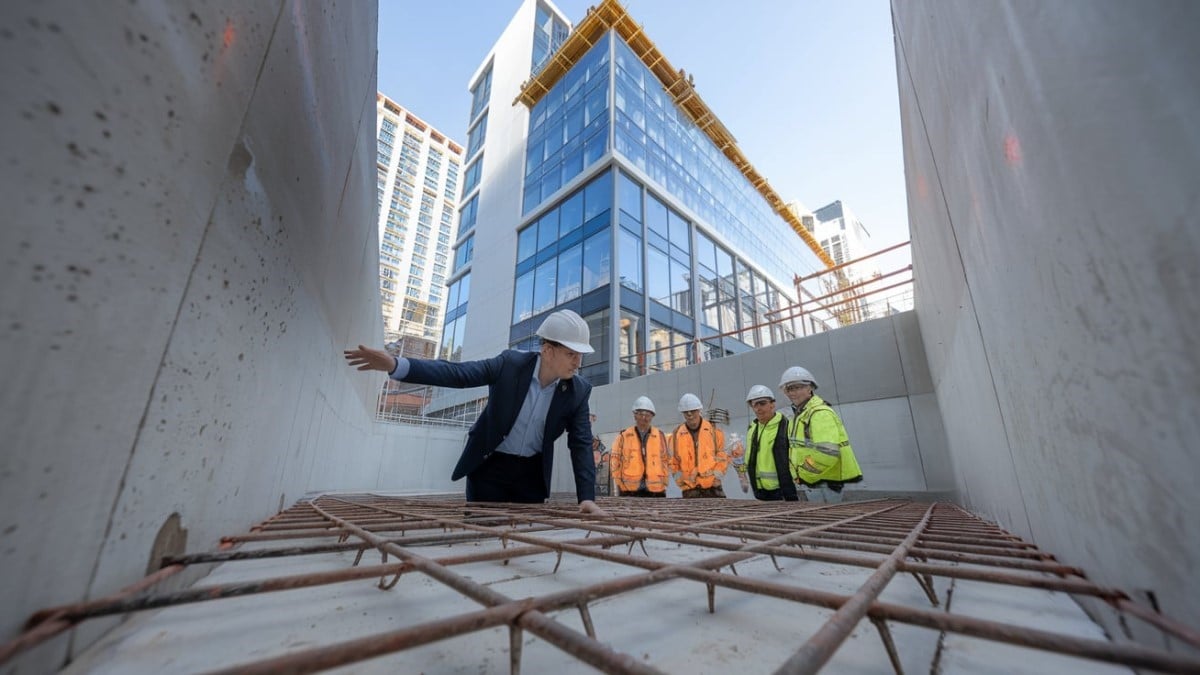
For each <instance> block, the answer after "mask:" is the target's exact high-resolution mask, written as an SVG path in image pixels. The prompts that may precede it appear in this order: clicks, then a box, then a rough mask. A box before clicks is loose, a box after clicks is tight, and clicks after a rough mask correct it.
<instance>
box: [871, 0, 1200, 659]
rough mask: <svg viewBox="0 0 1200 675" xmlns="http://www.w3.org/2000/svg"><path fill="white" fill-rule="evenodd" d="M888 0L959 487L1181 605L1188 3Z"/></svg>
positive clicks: (1193, 77) (1189, 503) (1190, 188)
mask: <svg viewBox="0 0 1200 675" xmlns="http://www.w3.org/2000/svg"><path fill="white" fill-rule="evenodd" d="M892 7H893V17H894V21H895V25H896V53H897V70H898V76H899V79H900V104H901V114H902V127H903V137H904V150H905V171H906V174H907V183H908V199H909V212H910V219H911V227H912V233H913V258H914V261H913V262H914V267H915V273H916V279H917V289H916V296H917V300H918V302H917V309H916V312H917V317H918V321H919V324H920V328H921V330H920V333H921V334H922V335H923V336H924V341H925V347H926V351H927V354H928V358H929V369H930V373H931V375H932V377H933V386H934V390H935V392H936V398H937V402H938V404H939V406H940V407H941V411H942V415H943V418H944V420H945V423H946V434H947V437H948V440H949V445H950V448H951V454H952V456H953V458H954V466H955V469H956V474H955V483H956V485H957V486H958V488H959V490H960V493H961V495H962V499H963V503H964V505H965V506H966V507H967V508H970V509H971V510H972V511H974V512H976V513H979V514H980V515H983V516H985V517H989V518H994V519H995V520H998V521H999V522H1000V523H1001V524H1002V525H1003V526H1005V527H1007V528H1010V529H1012V530H1014V531H1016V532H1018V533H1020V534H1021V535H1023V536H1025V537H1027V538H1029V539H1031V540H1032V541H1034V542H1036V543H1037V544H1038V545H1040V546H1042V547H1044V548H1046V549H1049V550H1051V551H1054V552H1055V553H1056V554H1059V556H1060V558H1061V559H1062V560H1064V561H1065V562H1067V563H1073V564H1079V565H1082V566H1084V567H1086V568H1087V569H1088V570H1089V571H1090V572H1093V573H1094V574H1093V575H1092V579H1093V580H1094V581H1096V582H1099V583H1101V584H1112V585H1118V584H1119V585H1120V586H1122V587H1125V588H1131V589H1134V590H1136V591H1139V598H1138V599H1139V600H1141V601H1143V602H1147V598H1146V597H1145V596H1144V595H1142V594H1141V591H1149V592H1152V593H1153V594H1154V595H1155V597H1156V598H1157V602H1158V604H1159V605H1160V606H1161V607H1162V609H1163V611H1164V612H1166V613H1167V614H1170V615H1173V616H1175V617H1178V618H1181V619H1183V620H1185V621H1186V622H1188V623H1190V624H1191V625H1193V626H1194V625H1200V578H1198V577H1197V576H1196V574H1195V573H1194V570H1195V569H1197V568H1198V567H1200V536H1197V533H1198V530H1197V527H1196V523H1195V518H1196V515H1197V513H1200V493H1198V492H1197V490H1196V488H1195V485H1194V483H1195V477H1196V476H1197V475H1200V452H1198V450H1200V441H1198V440H1197V439H1200V421H1198V420H1200V417H1198V416H1197V415H1196V411H1197V409H1200V338H1198V336H1200V320H1198V319H1197V317H1200V294H1198V293H1197V292H1196V287H1197V282H1200V265H1197V260H1198V259H1200V229H1198V228H1197V222H1196V221H1197V213H1198V209H1200V189H1198V187H1197V186H1198V183H1197V176H1200V126H1198V125H1197V123H1196V118H1197V115H1198V114H1200V80H1198V79H1197V64H1198V63H1200V41H1197V40H1196V36H1195V32H1196V27H1197V26H1200V4H1197V3H1194V2H1186V1H1178V2H1166V1H1158V2H1149V3H1128V2H1122V1H1120V0H1107V1H1100V0H1071V1H1068V2H1058V3H1004V2H1001V3H978V2H970V1H969V0H959V1H957V2H944V1H938V2H924V1H916V0H912V1H910V0H893V3H892ZM1105 621H1106V622H1107V626H1108V628H1109V629H1110V632H1111V633H1113V634H1116V635H1119V634H1121V632H1122V631H1121V630H1120V629H1118V628H1117V626H1116V624H1114V623H1113V622H1112V621H1111V617H1110V618H1109V619H1105ZM1130 623H1131V624H1136V623H1137V622H1135V621H1132V620H1131V621H1130ZM1159 644H1161V642H1160V643H1159Z"/></svg>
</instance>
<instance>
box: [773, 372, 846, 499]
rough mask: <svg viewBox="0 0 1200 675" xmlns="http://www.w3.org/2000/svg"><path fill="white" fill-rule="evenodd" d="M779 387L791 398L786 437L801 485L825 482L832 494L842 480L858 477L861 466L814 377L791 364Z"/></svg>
mask: <svg viewBox="0 0 1200 675" xmlns="http://www.w3.org/2000/svg"><path fill="white" fill-rule="evenodd" d="M779 388H780V389H782V390H783V393H785V394H787V397H788V400H789V401H791V402H792V413H793V416H792V423H791V425H790V426H789V428H788V439H789V441H790V444H791V453H790V455H791V461H792V463H793V464H794V465H795V466H796V476H797V477H798V478H799V479H800V480H801V481H803V482H804V484H805V485H808V486H812V487H816V486H825V487H827V488H829V489H830V490H832V491H833V492H834V493H835V494H839V493H841V491H842V486H844V485H845V484H846V483H857V482H858V481H861V480H862V479H863V474H862V469H860V468H859V466H858V459H857V458H856V457H855V456H854V449H853V448H851V447H850V437H849V436H847V435H846V427H845V426H843V425H842V419H841V418H840V417H838V414H837V413H836V412H834V410H833V408H831V407H829V404H828V403H826V402H825V401H824V399H822V398H821V397H820V396H818V395H817V393H816V391H817V378H815V377H813V374H812V373H810V372H809V371H808V369H806V368H802V367H800V366H792V367H791V368H788V369H787V370H785V371H783V375H782V376H780V378H779ZM827 496H828V495H827Z"/></svg>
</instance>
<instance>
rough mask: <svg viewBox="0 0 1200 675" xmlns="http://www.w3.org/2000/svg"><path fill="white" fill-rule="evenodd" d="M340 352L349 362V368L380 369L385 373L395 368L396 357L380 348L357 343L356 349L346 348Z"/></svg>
mask: <svg viewBox="0 0 1200 675" xmlns="http://www.w3.org/2000/svg"><path fill="white" fill-rule="evenodd" d="M342 354H343V355H345V357H346V360H347V361H349V362H350V367H351V368H354V367H357V368H358V369H359V370H381V371H383V372H385V373H390V372H392V371H393V370H395V369H396V357H394V356H392V355H391V354H389V353H387V352H385V351H383V350H382V349H371V348H370V347H364V346H363V345H359V346H358V349H347V350H346V351H344V352H342Z"/></svg>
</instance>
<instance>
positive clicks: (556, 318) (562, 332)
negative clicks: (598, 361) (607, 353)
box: [537, 309, 595, 354]
mask: <svg viewBox="0 0 1200 675" xmlns="http://www.w3.org/2000/svg"><path fill="white" fill-rule="evenodd" d="M537 336H538V337H540V338H542V339H545V340H551V341H553V342H557V343H558V344H560V345H562V346H564V347H566V348H567V349H570V350H573V351H577V352H579V353H580V354H591V353H592V352H593V351H595V350H594V349H592V344H591V342H592V334H591V331H589V330H588V325H587V322H586V321H584V320H583V317H581V316H579V315H578V314H576V313H575V312H572V311H571V310H569V309H560V310H558V311H557V312H555V313H553V314H551V315H550V316H548V317H546V320H545V321H543V322H542V325H541V326H538V329H537Z"/></svg>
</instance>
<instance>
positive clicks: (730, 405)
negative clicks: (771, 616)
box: [554, 312, 953, 499]
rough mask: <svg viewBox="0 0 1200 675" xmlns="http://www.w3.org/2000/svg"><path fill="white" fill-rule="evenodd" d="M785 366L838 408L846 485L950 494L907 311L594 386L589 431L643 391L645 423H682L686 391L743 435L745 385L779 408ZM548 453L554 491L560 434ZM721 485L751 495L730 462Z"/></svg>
mask: <svg viewBox="0 0 1200 675" xmlns="http://www.w3.org/2000/svg"><path fill="white" fill-rule="evenodd" d="M794 365H801V366H804V367H805V368H808V369H809V370H810V371H812V373H813V376H814V377H816V378H817V382H818V385H819V389H818V393H819V394H820V395H821V396H822V398H824V399H825V400H826V401H828V402H829V403H830V404H831V405H832V406H834V408H835V409H836V410H837V411H838V414H839V415H841V417H842V421H843V422H844V423H845V425H846V430H847V432H848V433H849V434H850V442H851V443H852V444H853V447H854V454H855V456H856V457H857V458H858V461H859V463H860V464H861V466H862V470H863V476H864V479H863V481H862V482H861V483H857V484H854V485H852V486H850V487H848V488H846V490H847V492H852V491H869V492H889V493H916V492H921V493H925V492H928V493H933V496H946V497H950V496H952V494H951V492H952V488H953V471H952V469H951V465H950V458H949V456H948V454H947V451H946V442H945V435H944V432H943V429H942V419H941V414H940V412H939V411H938V406H937V401H936V400H935V399H934V394H933V386H932V382H931V380H930V378H929V369H928V366H927V365H926V362H925V348H924V346H923V345H922V343H921V335H920V332H919V331H918V330H917V321H916V315H915V314H913V313H912V312H905V313H901V314H897V315H894V316H891V317H888V318H884V319H876V320H874V321H868V322H865V323H861V324H858V325H856V326H851V327H848V328H843V329H840V330H837V331H833V332H830V333H821V334H818V335H813V336H809V337H805V338H799V339H797V340H792V341H790V342H786V343H784V344H781V345H775V346H773V347H766V348H763V349H758V350H755V351H752V352H748V353H746V354H741V355H738V356H732V357H727V358H723V359H717V360H714V361H708V362H705V363H701V364H699V365H696V366H690V367H687V368H682V369H679V370H674V371H669V372H665V373H656V374H653V375H647V376H644V377H639V378H635V379H632V380H624V381H621V382H618V383H614V384H609V385H605V386H601V387H596V388H595V389H594V390H593V392H592V398H591V409H592V412H593V413H595V414H596V417H597V419H596V424H595V426H594V429H595V430H596V431H598V432H600V433H601V434H613V433H615V432H617V431H619V430H620V429H623V428H625V427H628V426H630V425H631V424H633V415H632V410H631V408H632V405H633V401H634V399H636V398H637V397H638V396H641V395H643V394H644V395H647V396H649V397H650V399H651V400H652V401H654V406H655V408H656V409H657V410H658V414H656V415H655V417H654V424H655V426H658V427H659V428H661V429H663V431H664V432H666V433H670V432H671V431H672V430H673V429H674V428H675V427H676V426H678V425H679V424H681V423H682V422H683V416H682V415H681V414H679V412H677V404H678V402H679V397H680V396H682V395H683V394H684V393H687V392H691V393H694V394H696V395H697V396H699V397H700V400H701V401H703V402H704V405H705V408H708V407H719V408H725V409H727V410H729V413H730V416H731V418H732V420H731V422H730V425H729V427H728V428H727V429H726V431H727V432H735V433H737V434H739V435H741V436H742V437H743V438H744V436H745V432H746V427H747V426H748V425H749V423H750V419H751V417H752V414H751V412H750V410H749V408H748V407H747V406H746V392H747V391H749V389H750V387H751V386H752V385H755V384H764V385H766V386H768V387H770V388H771V389H772V390H775V391H777V395H776V404H777V406H778V409H780V410H784V409H786V408H787V406H788V403H787V398H786V396H784V395H783V394H782V392H778V389H777V386H778V384H779V377H780V375H782V373H783V371H784V370H785V369H786V368H787V367H789V366H794ZM710 400H711V401H712V405H711V406H710V405H709V401H710ZM605 438H607V436H605ZM556 451H557V452H558V453H559V454H558V455H557V456H556V457H555V463H554V471H555V478H554V479H555V484H554V489H555V490H562V491H565V492H573V491H574V479H573V478H572V476H571V471H570V460H569V456H568V455H567V453H566V444H565V442H564V441H562V440H560V441H559V444H558V446H556ZM723 483H724V484H725V494H726V496H728V497H731V498H745V499H753V495H750V494H746V493H742V492H741V488H740V486H739V485H738V481H737V476H736V475H735V474H734V472H733V469H732V468H730V469H729V470H728V471H727V473H726V477H725V479H724V481H723ZM678 495H679V488H678V487H677V486H675V485H674V484H672V485H671V486H670V488H669V491H668V496H678Z"/></svg>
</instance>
